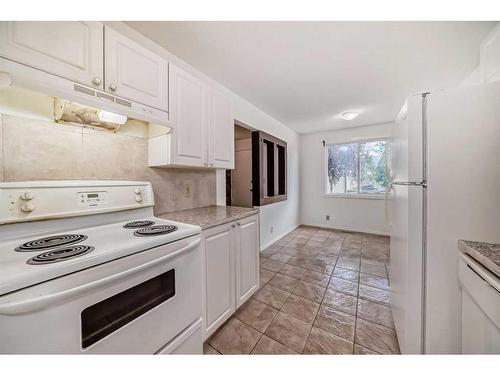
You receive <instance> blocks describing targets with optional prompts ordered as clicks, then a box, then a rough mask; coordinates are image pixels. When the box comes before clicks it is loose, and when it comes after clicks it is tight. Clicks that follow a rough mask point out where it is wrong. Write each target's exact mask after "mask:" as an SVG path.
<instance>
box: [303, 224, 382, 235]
mask: <svg viewBox="0 0 500 375" xmlns="http://www.w3.org/2000/svg"><path fill="white" fill-rule="evenodd" d="M301 225H309V226H311V227H318V228H325V229H333V230H343V231H346V232H357V233H368V234H378V235H380V236H390V233H388V232H384V231H378V230H372V229H360V228H352V227H326V226H324V225H321V224H313V223H302V224H301Z"/></svg>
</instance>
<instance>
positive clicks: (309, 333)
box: [302, 240, 354, 354]
mask: <svg viewBox="0 0 500 375" xmlns="http://www.w3.org/2000/svg"><path fill="white" fill-rule="evenodd" d="M342 243H344V240H342ZM341 247H342V245H341ZM338 259H339V257H338V256H337V258H336V259H335V265H334V266H333V269H332V273H331V274H330V277H329V278H328V284H326V285H327V287H326V289H325V292H324V293H323V298H322V299H321V302H320V304H319V307H318V310H317V311H316V315H315V316H314V319H313V321H312V323H311V329H310V330H309V332H308V334H307V337H306V341H305V344H304V348H303V349H302V354H304V350H305V348H306V345H307V342H308V341H309V336H311V331H312V328H313V327H314V323H315V322H316V318H317V317H318V313H319V309H320V308H321V306H322V304H323V301H324V299H325V295H326V291H327V290H328V285H330V280H331V279H332V275H333V271H334V270H335V267H336V265H337V262H338ZM353 348H354V343H353Z"/></svg>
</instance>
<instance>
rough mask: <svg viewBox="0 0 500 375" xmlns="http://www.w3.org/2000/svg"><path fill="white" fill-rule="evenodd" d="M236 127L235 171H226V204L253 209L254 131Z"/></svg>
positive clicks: (237, 125)
mask: <svg viewBox="0 0 500 375" xmlns="http://www.w3.org/2000/svg"><path fill="white" fill-rule="evenodd" d="M242 125H243V124H241V125H240V124H235V125H234V169H233V170H227V171H226V204H227V205H228V206H239V207H252V130H251V129H249V128H247V127H245V126H242Z"/></svg>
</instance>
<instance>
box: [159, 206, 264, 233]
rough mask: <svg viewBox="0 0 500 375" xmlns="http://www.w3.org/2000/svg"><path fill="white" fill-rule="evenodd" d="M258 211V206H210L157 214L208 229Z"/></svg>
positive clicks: (163, 217)
mask: <svg viewBox="0 0 500 375" xmlns="http://www.w3.org/2000/svg"><path fill="white" fill-rule="evenodd" d="M258 213H259V209H257V208H246V207H235V206H208V207H199V208H191V209H188V210H181V211H174V212H169V213H166V214H162V215H156V216H158V217H159V218H162V219H167V220H173V221H179V222H181V223H187V224H193V225H198V226H200V227H201V229H207V228H211V227H215V226H217V225H221V224H225V223H229V222H231V221H234V220H239V219H242V218H244V217H247V216H251V215H255V214H258Z"/></svg>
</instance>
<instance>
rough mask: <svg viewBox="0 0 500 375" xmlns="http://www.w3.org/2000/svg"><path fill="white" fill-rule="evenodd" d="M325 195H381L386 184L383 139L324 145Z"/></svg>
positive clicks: (386, 159) (385, 159) (386, 168)
mask: <svg viewBox="0 0 500 375" xmlns="http://www.w3.org/2000/svg"><path fill="white" fill-rule="evenodd" d="M326 148H327V150H326V152H327V186H326V190H327V191H326V193H327V194H381V193H384V192H385V190H386V189H387V186H388V184H389V182H388V179H387V174H388V167H387V161H388V157H389V156H388V148H389V141H388V140H387V139H385V138H384V139H377V140H368V141H360V142H353V143H345V144H329V145H326Z"/></svg>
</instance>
